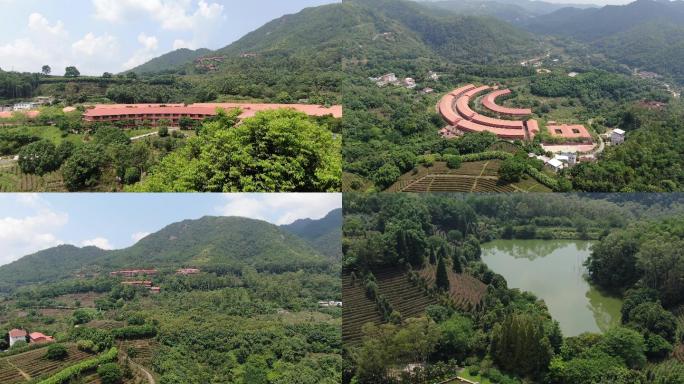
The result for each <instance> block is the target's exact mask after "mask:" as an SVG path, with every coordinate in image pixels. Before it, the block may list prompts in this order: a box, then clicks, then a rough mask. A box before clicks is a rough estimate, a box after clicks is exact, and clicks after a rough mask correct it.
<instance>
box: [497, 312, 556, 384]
mask: <svg viewBox="0 0 684 384" xmlns="http://www.w3.org/2000/svg"><path fill="white" fill-rule="evenodd" d="M490 353H491V355H492V358H493V359H494V362H495V363H496V364H497V365H498V366H499V367H501V368H502V369H504V370H506V371H508V372H514V373H517V374H519V375H523V376H528V375H531V376H537V375H539V374H541V373H543V372H544V371H545V370H546V369H547V367H548V365H549V362H550V361H551V357H552V356H553V351H552V348H551V343H550V342H549V339H548V338H547V337H546V335H545V334H544V325H543V320H542V319H541V318H540V317H539V316H538V315H532V314H512V315H508V316H507V317H506V318H505V319H504V321H503V322H502V323H500V324H497V325H496V326H495V327H494V330H493V332H492V342H491V345H490Z"/></svg>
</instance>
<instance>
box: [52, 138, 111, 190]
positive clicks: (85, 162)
mask: <svg viewBox="0 0 684 384" xmlns="http://www.w3.org/2000/svg"><path fill="white" fill-rule="evenodd" d="M105 162H106V156H105V155H104V153H103V150H102V147H101V146H99V145H89V144H87V145H83V146H81V147H78V148H76V149H75V150H74V153H73V154H72V156H71V157H70V158H69V159H67V160H66V161H65V162H64V165H63V166H62V177H63V178H64V184H65V185H66V187H67V189H68V190H69V191H72V192H73V191H78V190H82V189H84V188H92V187H94V186H96V185H97V184H98V183H99V181H100V176H101V175H102V166H103V165H104V164H105Z"/></svg>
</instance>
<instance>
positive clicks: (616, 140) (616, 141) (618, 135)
mask: <svg viewBox="0 0 684 384" xmlns="http://www.w3.org/2000/svg"><path fill="white" fill-rule="evenodd" d="M624 142H625V131H623V130H622V129H619V128H615V129H613V132H611V134H610V143H611V144H613V145H620V144H622V143H624Z"/></svg>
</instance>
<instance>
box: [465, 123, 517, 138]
mask: <svg viewBox="0 0 684 384" xmlns="http://www.w3.org/2000/svg"><path fill="white" fill-rule="evenodd" d="M458 128H460V129H462V130H464V131H467V132H484V131H487V132H491V133H493V134H495V135H497V136H498V137H500V138H503V139H511V140H524V139H525V131H523V130H520V129H507V128H497V127H490V126H487V125H482V124H478V123H475V122H473V121H468V120H461V121H459V122H458Z"/></svg>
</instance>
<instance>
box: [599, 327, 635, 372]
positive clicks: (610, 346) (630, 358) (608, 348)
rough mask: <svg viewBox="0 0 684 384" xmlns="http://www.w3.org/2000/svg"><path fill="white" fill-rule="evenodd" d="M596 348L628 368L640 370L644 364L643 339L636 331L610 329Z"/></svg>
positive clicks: (623, 328) (617, 328)
mask: <svg viewBox="0 0 684 384" xmlns="http://www.w3.org/2000/svg"><path fill="white" fill-rule="evenodd" d="M597 348H598V349H600V350H601V351H603V352H605V353H607V354H609V355H610V356H615V357H619V358H621V359H622V361H623V362H624V363H625V365H627V366H628V367H630V368H634V369H638V368H642V367H643V366H644V365H645V364H646V355H645V354H644V353H645V352H646V345H645V343H644V337H643V336H642V335H641V334H640V333H639V332H637V331H635V330H632V329H629V328H625V327H615V328H611V329H610V330H609V331H608V332H606V333H605V335H604V336H603V339H602V340H601V341H600V342H599V343H598V344H597Z"/></svg>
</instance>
